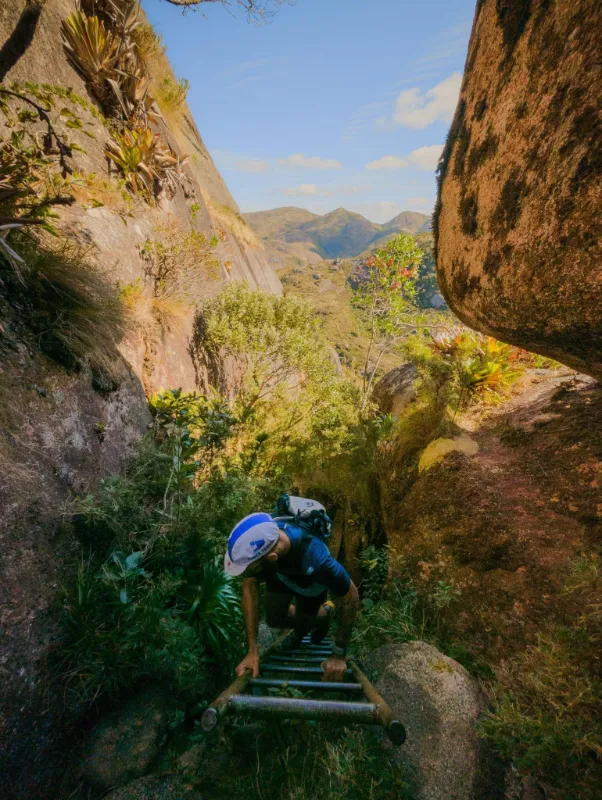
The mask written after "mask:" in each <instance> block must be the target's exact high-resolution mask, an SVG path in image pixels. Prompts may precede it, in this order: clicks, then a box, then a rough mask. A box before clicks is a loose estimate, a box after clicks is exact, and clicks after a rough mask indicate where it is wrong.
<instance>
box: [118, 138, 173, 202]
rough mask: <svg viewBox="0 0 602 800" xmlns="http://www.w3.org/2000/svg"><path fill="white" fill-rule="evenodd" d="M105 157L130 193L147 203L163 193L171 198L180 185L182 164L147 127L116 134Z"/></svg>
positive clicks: (167, 146)
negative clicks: (118, 172)
mask: <svg viewBox="0 0 602 800" xmlns="http://www.w3.org/2000/svg"><path fill="white" fill-rule="evenodd" d="M105 155H106V157H107V158H108V159H109V160H110V161H112V162H113V164H115V166H116V167H117V168H118V170H119V171H120V172H121V174H122V175H123V176H124V178H125V182H126V185H127V186H128V187H129V188H130V189H131V190H132V192H133V193H134V194H139V195H141V196H142V197H144V198H145V199H146V200H147V201H148V202H153V201H154V199H155V198H157V197H158V196H159V195H160V194H161V192H162V191H163V190H166V191H167V193H168V194H169V195H173V194H174V193H175V191H176V189H177V187H178V186H179V183H180V176H181V171H182V166H183V164H184V161H183V160H182V159H180V158H179V157H178V156H177V155H176V153H175V152H174V151H173V150H172V149H171V147H169V145H164V144H163V143H162V142H161V139H160V137H159V135H158V134H156V133H155V134H154V133H153V132H152V131H151V129H150V128H134V129H132V130H130V129H129V128H126V129H125V130H124V131H123V133H121V134H120V133H116V134H115V135H114V136H113V137H112V139H111V140H110V141H109V142H108V143H107V145H106V147H105Z"/></svg>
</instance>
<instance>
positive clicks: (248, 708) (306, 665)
mask: <svg viewBox="0 0 602 800" xmlns="http://www.w3.org/2000/svg"><path fill="white" fill-rule="evenodd" d="M285 636H286V634H285ZM282 638H284V637H281V639H279V640H278V642H276V644H275V645H274V646H273V647H272V648H271V649H270V650H268V651H267V653H266V654H265V656H264V658H263V659H262V660H261V662H260V665H259V672H260V677H259V678H253V677H252V674H251V670H246V671H245V673H244V674H243V675H240V676H239V677H238V678H236V680H235V681H234V682H233V683H231V684H230V686H228V688H227V689H225V690H224V691H223V692H222V693H221V694H220V695H219V697H217V698H216V699H215V700H214V701H213V703H211V705H210V706H209V707H208V708H207V709H206V710H205V711H204V713H203V715H202V717H201V728H202V729H203V730H204V731H207V732H209V731H212V730H214V729H215V728H216V726H217V725H218V723H219V721H220V719H221V718H222V717H223V716H225V715H226V714H250V715H253V716H258V717H277V718H281V719H286V718H289V719H291V718H296V719H299V718H300V719H308V720H309V719H314V720H330V721H337V722H340V723H341V724H349V723H357V724H362V725H380V726H381V727H382V728H384V730H385V731H386V733H387V735H388V737H389V739H390V740H391V742H393V744H395V745H397V746H399V745H402V744H403V743H404V741H405V738H406V732H405V728H404V727H403V725H402V724H401V722H400V721H399V720H398V719H396V718H395V715H394V714H393V711H392V710H391V708H390V707H389V706H388V705H387V703H386V702H385V700H384V699H383V698H382V697H381V695H380V694H379V693H378V692H377V691H376V689H375V688H374V686H373V685H372V683H371V682H370V681H369V680H368V678H367V677H366V675H364V673H363V672H362V670H361V669H360V667H359V665H358V664H357V662H356V661H355V660H354V659H353V658H349V659H347V670H346V672H345V678H346V681H345V682H327V681H323V680H322V675H323V674H324V671H323V669H322V666H321V664H322V662H323V661H324V660H325V659H326V658H328V656H329V655H331V653H332V644H333V642H332V640H331V639H324V640H323V641H322V642H321V643H320V644H319V645H315V644H312V642H311V639H310V637H309V636H306V637H305V638H304V639H303V641H302V644H301V648H300V649H298V650H289V651H283V650H280V649H279V647H278V645H279V644H280V642H281V641H282ZM271 687H272V688H279V689H286V688H289V687H290V688H291V689H301V690H303V691H308V692H311V693H312V695H313V694H315V693H317V694H318V695H322V696H323V695H324V694H325V693H334V694H339V695H342V697H344V698H345V699H344V700H342V699H341V700H321V699H320V698H319V697H314V696H310V697H303V698H292V697H273V696H266V694H265V693H266V691H267V689H269V688H271ZM354 696H355V697H356V698H357V697H358V696H361V700H360V699H353V700H349V699H347V698H350V697H354Z"/></svg>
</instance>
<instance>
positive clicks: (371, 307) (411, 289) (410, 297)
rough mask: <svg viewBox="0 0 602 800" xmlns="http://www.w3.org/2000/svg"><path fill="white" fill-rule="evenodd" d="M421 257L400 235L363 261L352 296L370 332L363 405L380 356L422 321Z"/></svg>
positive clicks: (410, 239) (410, 238)
mask: <svg viewBox="0 0 602 800" xmlns="http://www.w3.org/2000/svg"><path fill="white" fill-rule="evenodd" d="M421 258H422V250H420V248H419V247H418V245H417V244H416V241H415V240H414V237H413V236H410V235H409V234H403V233H402V234H400V235H399V236H396V237H395V239H392V240H391V241H390V242H389V243H388V244H387V245H386V246H385V247H383V248H381V249H379V250H376V251H375V252H374V253H373V254H372V255H371V256H370V258H368V260H367V261H366V264H365V266H366V275H365V277H364V278H363V280H362V281H361V283H360V284H359V286H358V288H357V289H356V291H355V295H354V305H355V307H356V308H358V309H360V310H361V311H363V312H364V313H365V314H366V315H367V318H368V325H369V329H370V340H369V344H368V348H367V351H366V359H365V363H364V370H363V376H362V379H363V394H364V402H365V401H366V399H367V397H368V395H369V393H370V390H371V388H372V383H373V381H374V376H375V374H376V371H377V369H378V366H379V364H380V362H381V360H382V358H383V356H384V354H385V353H386V352H388V351H390V350H391V349H393V348H394V347H395V346H396V345H397V344H398V343H399V342H400V341H401V339H402V338H404V337H405V336H407V335H408V333H409V332H410V331H415V330H416V329H417V327H419V326H420V324H421V323H423V322H424V320H421V318H420V317H419V315H418V310H417V307H416V277H417V271H418V267H419V265H420V261H421ZM374 354H376V357H375V359H374V361H372V357H373V355H374Z"/></svg>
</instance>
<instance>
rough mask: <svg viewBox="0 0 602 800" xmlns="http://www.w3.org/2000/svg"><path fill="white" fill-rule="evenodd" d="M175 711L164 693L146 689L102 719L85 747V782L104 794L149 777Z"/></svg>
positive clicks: (83, 771)
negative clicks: (171, 715)
mask: <svg viewBox="0 0 602 800" xmlns="http://www.w3.org/2000/svg"><path fill="white" fill-rule="evenodd" d="M172 710H173V703H172V701H170V699H169V698H168V697H166V696H165V694H163V693H161V692H159V691H158V690H154V689H147V690H143V691H142V692H140V693H139V694H137V695H135V696H134V697H132V698H131V699H130V700H128V701H127V702H126V703H125V705H124V706H123V707H122V708H120V709H118V710H117V711H114V712H112V713H110V714H108V715H107V716H105V717H103V718H101V719H100V721H99V722H98V723H97V725H96V726H95V727H94V729H93V730H92V733H91V736H90V739H89V741H88V742H87V744H86V748H85V756H84V759H83V764H82V776H83V778H84V780H85V781H86V783H88V784H90V785H91V786H93V787H94V788H95V789H97V790H101V791H105V790H107V789H111V788H113V787H115V786H121V785H123V784H125V783H127V782H128V781H132V780H133V779H134V778H138V777H141V776H142V775H146V773H147V772H149V770H150V767H151V765H152V763H153V761H154V760H155V758H156V757H157V755H158V754H159V750H160V747H161V745H162V744H163V741H164V739H165V733H166V731H167V725H168V722H169V717H170V713H171V712H172ZM158 796H159V795H158Z"/></svg>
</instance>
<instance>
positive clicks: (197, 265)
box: [140, 220, 219, 303]
mask: <svg viewBox="0 0 602 800" xmlns="http://www.w3.org/2000/svg"><path fill="white" fill-rule="evenodd" d="M155 233H156V236H157V238H153V239H147V240H146V241H145V243H144V245H143V246H142V248H141V249H140V255H141V256H142V258H143V259H144V261H145V264H146V272H147V275H148V277H149V278H150V279H151V281H152V283H153V295H154V297H155V298H161V299H162V300H166V299H168V298H171V299H181V300H185V301H187V302H189V303H190V302H191V301H192V298H193V295H194V294H196V293H195V292H194V291H193V289H194V287H195V284H196V285H197V288H199V287H200V285H201V283H202V282H204V281H206V280H207V278H217V277H218V274H219V261H218V260H217V259H216V257H215V255H214V251H215V248H216V247H217V244H218V241H219V240H218V238H217V237H213V238H211V239H208V238H207V237H206V236H205V235H204V234H202V233H198V232H197V231H188V230H186V229H184V228H182V227H181V226H180V225H178V224H177V223H176V222H175V220H171V221H170V222H169V223H166V224H164V225H161V226H159V227H157V228H156V230H155Z"/></svg>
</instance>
